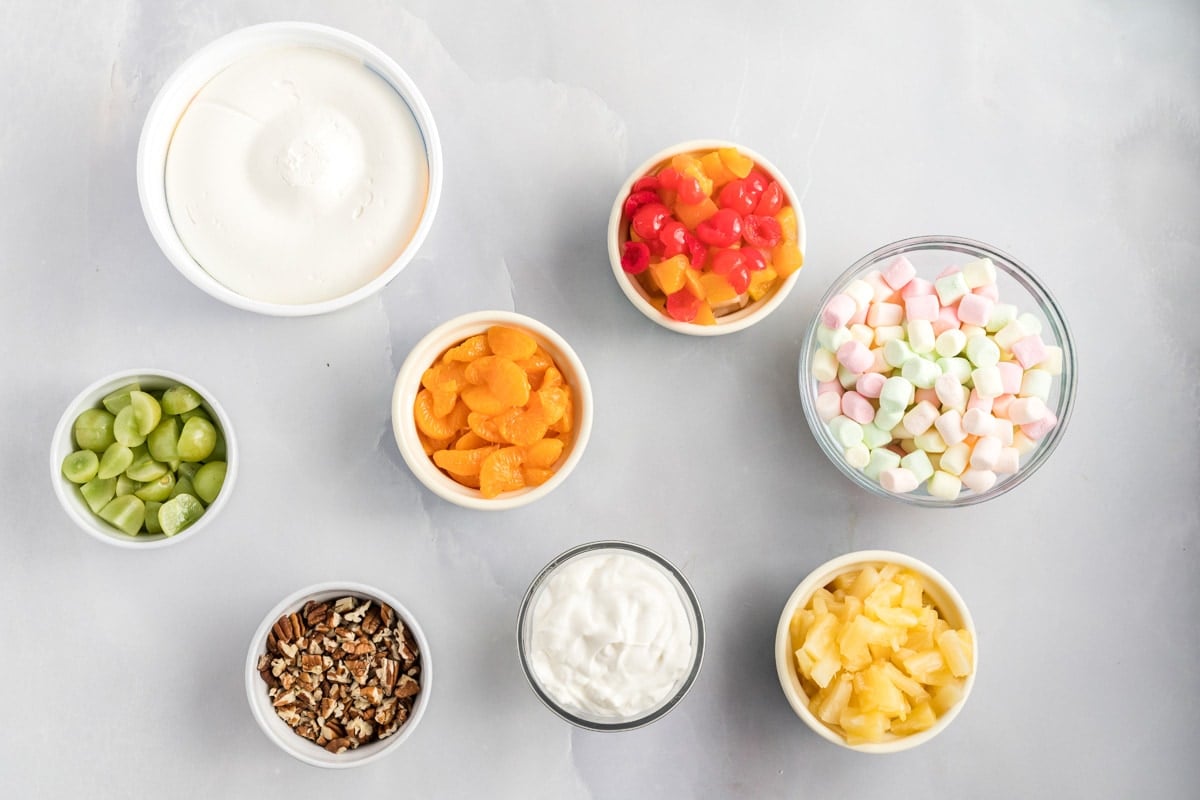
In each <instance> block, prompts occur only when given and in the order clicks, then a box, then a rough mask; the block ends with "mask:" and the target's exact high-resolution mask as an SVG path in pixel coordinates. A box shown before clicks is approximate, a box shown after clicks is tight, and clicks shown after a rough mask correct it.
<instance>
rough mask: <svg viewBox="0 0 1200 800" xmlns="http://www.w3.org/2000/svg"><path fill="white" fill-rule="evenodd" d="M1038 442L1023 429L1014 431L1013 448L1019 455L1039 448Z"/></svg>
mask: <svg viewBox="0 0 1200 800" xmlns="http://www.w3.org/2000/svg"><path fill="white" fill-rule="evenodd" d="M1037 445H1038V443H1037V442H1035V441H1034V440H1033V439H1030V438H1029V437H1028V436H1026V435H1025V433H1024V432H1023V431H1021V430H1016V431H1013V449H1014V450H1016V451H1017V455H1021V456H1027V455H1029V454H1030V453H1032V452H1033V451H1034V450H1036V449H1037Z"/></svg>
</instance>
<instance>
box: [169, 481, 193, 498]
mask: <svg viewBox="0 0 1200 800" xmlns="http://www.w3.org/2000/svg"><path fill="white" fill-rule="evenodd" d="M181 494H190V495H192V496H193V497H194V496H195V494H196V487H195V486H192V479H191V478H188V477H186V476H184V475H179V476H177V477H176V478H175V486H174V487H172V489H171V493H170V494H169V495H167V497H168V499H174V498H176V497H178V496H179V495H181Z"/></svg>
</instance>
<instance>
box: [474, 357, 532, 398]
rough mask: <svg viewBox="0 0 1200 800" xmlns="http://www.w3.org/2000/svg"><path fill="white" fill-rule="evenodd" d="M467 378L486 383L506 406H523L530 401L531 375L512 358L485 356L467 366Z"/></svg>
mask: <svg viewBox="0 0 1200 800" xmlns="http://www.w3.org/2000/svg"><path fill="white" fill-rule="evenodd" d="M467 380H469V381H470V382H471V383H486V384H487V387H488V389H490V390H491V392H492V394H493V395H495V396H496V399H497V400H499V401H500V402H501V403H502V404H503V405H504V406H523V405H525V404H526V403H528V402H529V376H528V375H526V374H525V370H523V369H521V368H520V367H518V366H517V365H516V364H515V363H513V362H512V361H511V360H510V359H507V358H501V357H500V356H483V357H482V358H477V359H475V360H474V361H472V362H471V363H470V365H468V366H467Z"/></svg>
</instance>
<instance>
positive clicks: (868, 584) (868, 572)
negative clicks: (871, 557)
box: [846, 567, 879, 600]
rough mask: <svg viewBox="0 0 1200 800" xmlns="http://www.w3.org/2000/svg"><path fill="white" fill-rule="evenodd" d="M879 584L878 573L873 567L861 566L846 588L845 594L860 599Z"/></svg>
mask: <svg viewBox="0 0 1200 800" xmlns="http://www.w3.org/2000/svg"><path fill="white" fill-rule="evenodd" d="M878 584H879V573H878V572H876V571H875V568H874V567H863V568H862V569H861V570H859V572H858V577H856V578H855V579H854V582H853V583H851V584H850V588H849V589H847V590H846V592H847V594H852V595H854V596H855V597H857V598H858V599H860V600H862V599H864V598H866V596H867V595H869V594H870V593H871V590H872V589H874V588H875V587H876V586H877V585H878Z"/></svg>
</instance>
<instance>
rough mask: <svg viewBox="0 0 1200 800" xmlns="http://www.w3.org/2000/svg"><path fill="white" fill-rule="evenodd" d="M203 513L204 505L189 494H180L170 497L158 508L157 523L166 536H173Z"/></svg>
mask: <svg viewBox="0 0 1200 800" xmlns="http://www.w3.org/2000/svg"><path fill="white" fill-rule="evenodd" d="M203 514H204V506H202V505H200V501H199V500H197V499H196V498H195V497H193V496H192V495H190V494H180V495H176V496H175V497H172V498H171V499H170V500H168V501H167V502H165V503H163V504H162V508H160V509H158V524H159V525H161V526H162V532H163V533H165V534H166V535H167V536H174V535H175V534H177V533H179V532H180V531H181V530H183V529H184V528H186V527H187V526H189V525H191V524H192V523H194V522H195V521H196V520H198V519H200V517H201V516H203Z"/></svg>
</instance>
